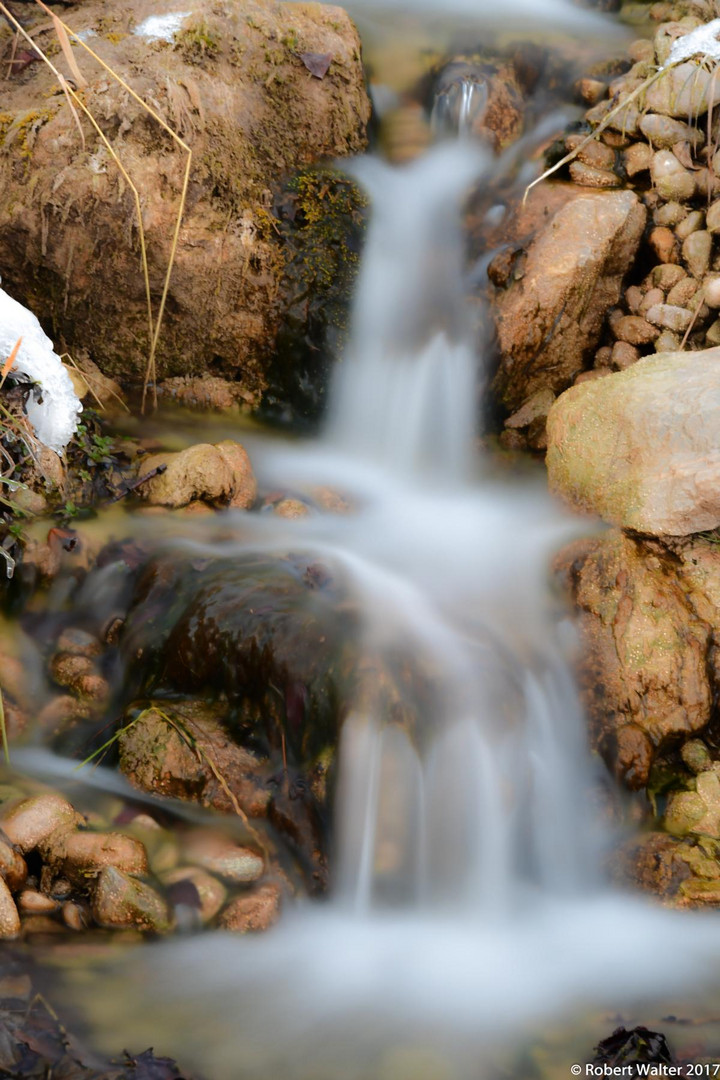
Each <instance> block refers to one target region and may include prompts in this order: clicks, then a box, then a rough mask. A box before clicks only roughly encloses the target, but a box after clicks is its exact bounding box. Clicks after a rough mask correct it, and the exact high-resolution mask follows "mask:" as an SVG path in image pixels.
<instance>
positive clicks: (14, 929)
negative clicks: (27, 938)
mask: <svg viewBox="0 0 720 1080" xmlns="http://www.w3.org/2000/svg"><path fill="white" fill-rule="evenodd" d="M19 933H20V915H19V914H18V909H17V907H16V906H15V901H14V900H13V898H12V895H11V893H10V890H9V889H8V887H7V884H6V883H5V881H4V880H3V879H2V878H0V938H14V937H17V936H18V934H19Z"/></svg>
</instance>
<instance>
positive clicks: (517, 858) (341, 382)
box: [13, 0, 720, 1080]
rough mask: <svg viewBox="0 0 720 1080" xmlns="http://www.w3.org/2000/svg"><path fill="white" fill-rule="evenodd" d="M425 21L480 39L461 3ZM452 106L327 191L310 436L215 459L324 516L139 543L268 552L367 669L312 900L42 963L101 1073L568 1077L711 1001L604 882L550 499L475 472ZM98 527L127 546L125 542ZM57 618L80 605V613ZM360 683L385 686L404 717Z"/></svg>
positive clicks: (25, 762) (23, 763)
mask: <svg viewBox="0 0 720 1080" xmlns="http://www.w3.org/2000/svg"><path fill="white" fill-rule="evenodd" d="M383 7H384V10H381V11H380V13H378V12H377V11H376V12H375V13H373V12H372V11H371V10H370V11H369V10H367V9H366V8H365V6H364V5H360V6H359V8H358V11H357V12H356V14H357V16H358V19H359V23H360V26H361V28H362V26H363V20H364V19H366V20H367V21H368V25H369V26H370V28H371V31H369V33H370V32H374V33H375V34H377V33H378V26H380V25H383V26H385V23H384V21H383V20H386V19H387V18H388V11H389V10H390V8H391V7H392V5H390V4H388V5H387V6H386V7H385V6H383ZM450 8H451V11H449V14H452V15H453V17H457V18H458V19H460V20H462V19H465V18H469V17H471V16H472V17H473V18H475V17H478V16H480V17H481V18H484V19H487V20H490V21H492V15H491V13H490V11H489V8H490V5H489V4H483V3H480V5H479V9H480V10H479V12H478V5H477V4H473V5H471V4H470V3H469V2H468V3H464V2H463V3H459V2H458V3H456V4H455V5H450ZM503 8H504V9H505V8H507V9H508V16H509V17H515V16H516V17H517V18H518V19H521V20H526V19H528V18H532V19H533V20H537V21H538V22H539V23H542V21H543V20H542V18H541V17H540V13H541V11H542V14H543V15H544V16H546V17H547V23H548V25H551V24H552V23H553V22H554V21H556V20H557V19H560V20H561V21H562V20H565V19H566V17H567V18H568V19H569V16H570V13H571V12H572V19H571V20H570V21H569V23H568V24H567V28H568V29H569V30H572V29H573V28H575V27H576V28H577V29H578V32H579V33H581V34H583V33H585V34H592V33H594V32H595V29H596V27H597V26H598V25H600V23H601V19H600V16H597V15H591V14H589V13H587V14H586V13H585V12H581V11H579V10H578V9H577V8H574V7H571V6H570V5H566V4H564V3H561V0H542V3H541V0H535V3H529V2H528V3H525V4H521V3H520V2H517V3H512V4H510V3H507V4H506V5H504V6H503ZM426 9H430V5H429V3H428V4H425V3H422V4H421V3H420V2H418V3H417V8H416V11H415V12H414V17H415V18H417V17H418V12H420V11H425V10H426ZM486 9H487V10H486ZM430 13H431V15H432V16H433V17H437V16H438V12H437V11H431V12H430ZM602 24H603V25H604V26H606V29H607V33H608V36H609V37H611V36H612V35H614V34H616V33H617V28H616V27H614V26H612V25H610V24H609V22H608V23H607V24H606V23H605V22H604V21H602ZM373 28H374V29H373ZM544 29H545V28H544V27H541V30H540V31H539V32H544ZM386 32H387V30H386V29H384V30H383V33H386ZM478 109H482V94H481V92H480V91H478V90H477V87H476V86H475V84H472V83H465V84H464V85H460V86H459V88H456V89H455V90H454V91H453V94H452V95H450V96H446V98H445V99H444V101H443V102H442V103H441V104H440V105H439V106H438V107H437V109H436V112H435V122H434V128H435V132H436V138H437V141H436V143H435V144H434V145H433V146H432V147H431V148H430V149H429V150H428V151H427V152H426V153H425V154H424V155H422V156H420V157H418V158H417V159H416V160H414V161H412V162H410V163H409V164H405V165H392V164H389V163H388V162H387V161H384V160H383V159H382V158H381V157H380V156H379V155H374V154H372V155H367V156H366V157H363V158H361V159H359V160H355V161H353V162H351V163H350V164H349V165H347V171H348V173H350V174H351V175H352V177H353V178H354V179H355V180H356V181H357V182H358V183H359V184H360V185H361V186H362V187H363V189H364V190H365V192H366V193H367V195H368V197H369V199H370V204H371V218H370V225H369V229H368V234H367V241H366V246H365V249H364V252H363V255H362V263H361V267H360V272H359V276H358V281H357V285H356V291H355V300H354V309H353V316H352V326H351V338H350V344H349V347H348V350H347V352H346V355H345V358H344V361H343V363H342V364H340V365H339V367H338V370H337V372H336V377H335V380H334V383H333V386H332V388H331V393H330V405H329V409H328V416H327V419H326V423H325V426H324V430H323V433H322V435H321V436H320V437H319V438H317V439H312V440H305V441H302V442H300V441H290V440H287V439H285V438H283V437H281V436H276V435H273V434H272V433H268V432H265V431H259V430H255V431H253V432H245V431H242V432H241V433H240V434H239V436H238V437H239V438H241V439H242V442H243V444H244V445H245V446H246V448H247V449H248V452H249V454H250V457H251V459H252V461H253V466H254V468H255V471H256V473H257V476H258V478H259V481H260V485H261V487H262V488H263V489H265V490H272V489H273V488H274V487H278V488H290V489H292V490H293V491H295V492H297V493H298V494H299V495H300V496H301V497H304V496H308V497H309V493H311V492H313V491H314V490H316V489H317V488H318V487H319V486H324V487H327V488H330V489H332V490H333V491H338V492H340V493H341V494H342V497H343V498H344V499H346V500H347V502H348V503H349V505H350V508H351V510H350V512H349V513H347V514H342V515H337V514H332V513H318V514H314V515H310V516H308V517H305V518H301V519H299V520H292V521H287V520H284V519H282V518H279V517H276V516H274V515H272V514H257V515H247V514H245V513H243V512H242V511H229V512H227V513H226V514H224V515H223V518H222V522H221V526H218V522H217V520H213V519H212V518H210V519H209V520H208V519H206V518H203V519H197V520H194V521H192V522H190V521H188V525H187V530H186V531H185V532H181V531H179V527H178V528H176V529H175V533H174V535H172V536H169V537H165V538H164V540H163V544H164V547H165V550H167V551H169V552H174V553H176V554H179V555H181V556H182V557H184V558H185V557H191V558H192V559H195V560H202V562H203V565H208V564H212V563H213V562H214V561H217V560H224V561H227V560H231V561H232V560H243V559H246V558H248V557H249V556H256V555H261V556H262V557H278V558H283V557H285V556H286V555H287V553H288V552H290V553H292V558H293V559H295V560H298V561H299V564H301V565H302V566H311V565H312V566H320V567H322V568H323V572H327V574H329V575H330V577H331V578H332V579H333V580H339V581H341V582H342V583H343V587H344V588H346V589H347V591H348V594H349V595H350V596H351V597H352V602H353V605H354V608H355V610H356V611H357V612H358V613H359V629H358V631H357V633H358V637H359V649H360V653H361V655H362V656H363V657H365V658H368V663H367V671H366V675H365V677H364V678H363V679H361V680H359V682H356V684H355V685H354V689H353V692H352V696H351V697H350V699H349V700H348V701H346V702H345V703H344V707H345V711H346V714H347V716H346V719H345V722H344V724H343V728H342V733H341V738H340V745H339V778H338V784H337V791H336V797H335V806H334V828H333V832H332V847H331V858H330V867H331V885H330V890H329V897H326V898H323V899H304V900H298V901H297V902H295V903H294V904H288V905H286V906H285V908H284V910H283V914H282V917H281V919H280V921H279V923H278V925H277V926H275V927H274V928H272V929H271V930H269V931H267V932H266V933H264V934H262V935H258V936H254V937H252V936H249V937H242V938H236V937H233V936H232V935H230V934H226V933H222V932H220V931H211V932H207V933H202V934H201V933H198V934H189V935H187V936H185V937H183V936H178V937H176V938H174V939H173V940H168V941H165V942H156V943H150V944H148V943H143V944H140V945H134V946H129V947H128V948H127V949H125V950H108V951H107V952H105V951H103V950H99V952H98V955H97V957H95V958H89V959H88V961H87V963H85V964H83V965H77V964H73V962H72V954H70V959H67V958H66V957H64V954H63V950H62V949H61V948H58V949H57V950H56V953H57V955H56V956H55V957H51V958H50V960H49V964H48V967H49V974H48V979H49V981H50V985H51V986H52V987H53V988H54V991H55V993H56V994H58V995H59V996H60V997H61V998H62V1000H63V1001H64V1002H65V1007H67V1009H68V1012H69V1015H72V1016H74V1017H78V1016H79V1017H81V1019H82V1022H83V1025H84V1026H85V1028H86V1030H87V1031H88V1032H89V1034H90V1036H91V1038H92V1039H93V1040H94V1041H95V1042H96V1044H97V1045H98V1046H100V1047H101V1048H104V1049H105V1050H108V1051H109V1050H113V1049H117V1047H118V1046H119V1045H129V1044H132V1045H134V1046H140V1045H148V1046H150V1045H152V1046H154V1048H155V1050H156V1052H158V1053H161V1052H166V1053H171V1054H172V1055H173V1056H174V1057H177V1058H178V1059H180V1060H181V1061H183V1062H187V1063H188V1064H189V1066H190V1067H192V1068H194V1069H197V1070H198V1073H199V1074H201V1075H203V1076H205V1077H207V1078H208V1080H232V1078H242V1080H270V1078H280V1077H282V1078H284V1080H285V1078H287V1080H370V1078H377V1080H476V1078H477V1080H485V1078H488V1080H490V1078H494V1077H511V1076H512V1077H517V1078H518V1080H519V1078H520V1077H521V1076H522V1077H526V1076H527V1077H529V1076H534V1075H540V1073H539V1072H535V1071H533V1069H534V1068H535V1066H534V1065H533V1066H532V1067H531V1066H530V1065H529V1064H528V1063H527V1062H525V1064H523V1059H522V1050H523V1048H524V1047H525V1046H526V1045H530V1044H531V1043H532V1040H533V1039H537V1038H540V1037H544V1035H546V1034H547V1032H548V1031H549V1030H552V1031H553V1032H555V1033H556V1034H555V1038H556V1041H557V1042H559V1044H560V1045H561V1046H562V1047H563V1048H564V1049H561V1050H559V1051H557V1061H556V1062H555V1065H554V1066H553V1069H554V1071H551V1073H549V1074H548V1075H552V1076H558V1077H560V1076H569V1075H571V1073H570V1066H571V1064H572V1063H573V1062H576V1061H578V1062H581V1063H582V1069H583V1072H582V1075H591V1073H588V1072H586V1071H585V1062H586V1061H589V1060H591V1056H592V1054H591V1052H592V1046H593V1045H594V1043H593V1039H594V1040H595V1041H597V1039H599V1038H600V1037H601V1036H603V1035H606V1034H609V1032H610V1030H611V1029H612V1026H613V1022H612V1020H611V1019H610V1018H611V1017H616V1016H617V1015H618V1014H620V1013H623V1022H625V1021H626V1020H627V1019H628V1018H630V1017H632V1018H634V1021H635V1022H638V1023H646V1022H647V1023H648V1024H652V1023H657V1022H659V1021H658V1020H657V1017H658V1016H662V1015H663V1009H665V1010H666V1011H669V1012H673V1011H678V1010H680V1009H682V1008H683V1007H684V1008H685V1011H686V1012H688V1011H689V1012H692V1009H693V1006H691V1005H688V1002H692V1001H697V999H699V998H701V997H702V995H708V996H707V997H706V998H705V1001H706V1002H708V1003H709V1002H714V1001H716V1000H720V977H718V961H720V931H719V930H718V925H717V917H716V916H715V915H713V914H700V913H695V912H676V911H670V910H664V909H663V908H662V907H661V906H659V905H657V904H654V903H652V902H651V901H649V900H643V899H640V898H638V897H637V896H636V895H631V894H629V893H627V894H626V893H624V892H622V891H621V890H620V889H618V888H616V887H614V886H612V885H610V884H609V883H608V882H607V880H606V875H605V872H604V869H603V867H604V861H605V858H606V855H607V853H608V852H609V851H610V849H611V848H612V846H613V844H615V843H617V841H618V836H617V835H616V834H615V832H614V830H615V829H616V828H617V826H615V825H613V824H611V823H609V821H608V817H607V815H605V814H604V813H603V812H602V809H601V806H600V804H601V796H600V794H599V792H601V790H602V776H601V773H602V767H601V765H600V764H599V763H598V762H596V761H594V760H593V759H592V758H591V755H590V753H589V750H588V747H587V744H586V736H585V720H584V717H583V714H582V710H581V707H580V703H579V699H578V695H577V692H576V689H575V686H574V684H573V677H572V664H573V658H574V654H575V649H576V648H577V642H576V640H575V637H574V631H573V627H572V624H571V622H570V620H569V618H568V615H567V612H566V611H565V609H564V606H563V602H562V599H561V598H559V597H557V596H556V595H554V594H553V591H552V589H551V586H550V582H549V576H550V575H549V566H550V563H551V560H552V557H553V555H554V554H555V553H557V551H558V550H559V549H560V548H561V547H562V545H563V544H564V543H566V542H567V541H568V540H570V539H572V538H573V537H575V536H577V535H581V534H585V533H587V531H588V524H587V523H586V522H585V523H584V522H581V521H579V520H578V519H575V518H573V517H572V515H570V514H569V513H568V512H566V511H564V510H563V509H561V508H560V507H559V506H558V505H557V504H556V503H554V502H553V500H551V498H550V497H549V496H548V494H547V492H546V483H545V478H544V475H542V474H540V475H538V474H536V472H535V471H534V470H530V471H528V472H527V473H526V474H520V475H518V474H516V473H510V472H509V471H508V470H504V469H503V468H502V467H501V466H499V465H498V463H497V462H495V461H494V460H493V458H492V455H491V454H490V453H488V452H487V451H485V450H483V449H481V440H480V432H479V431H478V422H477V418H478V415H479V413H480V401H481V397H482V392H483V383H484V377H485V375H484V362H483V357H481V356H479V355H478V348H477V340H478V310H477V304H472V305H471V304H470V303H469V302H468V292H469V286H468V281H467V268H466V265H465V247H464V244H465V241H464V238H463V234H462V230H461V209H462V205H463V200H464V199H465V198H466V196H467V194H468V192H469V191H470V189H471V188H472V187H473V186H475V187H477V186H478V185H482V184H484V183H487V182H489V180H490V179H492V180H493V182H497V170H498V164H497V160H496V158H495V157H494V155H492V154H491V153H490V151H489V150H487V149H486V148H483V147H481V146H480V145H478V144H476V143H475V142H474V141H473V140H472V138H471V137H470V135H469V134H468V131H469V129H470V127H471V121H472V116H473V114H474V111H475V110H478ZM451 129H452V130H453V131H454V133H455V134H454V135H453V137H448V132H449V131H450V130H451ZM223 423H224V422H223ZM224 426H225V430H226V432H227V434H231V435H232V434H235V435H237V432H234V433H233V432H232V431H230V429H229V427H228V425H227V424H224ZM129 521H130V524H128V522H129ZM124 527H125V528H127V529H128V531H131V530H134V532H135V533H136V535H137V536H141V537H144V538H145V539H147V537H148V535H149V534H151V533H152V528H153V525H152V519H150V518H145V519H143V518H141V517H138V518H137V519H135V520H134V521H132V520H131V519H127V520H125V521H124ZM83 603H85V604H89V605H92V604H94V603H97V604H98V605H100V606H101V605H103V604H104V603H106V599H105V597H104V596H102V595H99V594H98V595H97V596H93V595H88V594H87V587H86V592H85V594H84V595H83ZM57 604H58V609H59V608H60V607H61V606H62V599H58V600H57ZM385 670H387V671H390V672H391V673H392V674H393V675H394V676H396V677H397V679H396V681H397V683H398V684H399V683H402V684H403V685H405V686H409V687H410V688H411V689H410V691H409V694H410V697H411V707H409V708H408V709H407V710H403V709H398V708H397V707H396V703H395V698H394V697H393V696H392V695H391V694H389V693H388V692H386V687H385V684H384V681H383V680H384V675H383V674H382V673H383V672H384V671H385ZM13 764H14V766H15V767H16V768H18V769H19V770H20V771H21V772H26V773H27V774H29V775H35V776H40V777H43V778H46V779H50V780H51V781H52V782H53V783H54V784H56V785H60V786H63V785H65V789H66V790H72V791H73V792H78V791H82V790H83V788H86V790H87V791H88V792H90V793H91V792H92V789H94V788H102V787H103V785H104V784H105V781H106V780H107V783H108V785H113V784H115V785H117V784H118V783H119V781H118V780H117V778H115V779H112V777H114V776H115V774H114V773H111V772H110V771H109V770H108V771H104V770H103V768H100V769H97V770H95V771H93V770H92V768H91V766H85V767H84V768H83V769H81V770H80V771H79V772H77V771H73V772H72V774H71V772H70V769H71V768H72V769H73V770H74V768H75V764H76V763H75V762H73V763H72V766H70V764H69V762H68V761H67V760H66V759H65V758H63V757H61V756H60V755H59V754H57V753H51V752H49V751H47V750H45V749H43V748H42V747H40V746H37V747H34V748H32V747H30V748H25V749H24V750H21V751H19V752H18V753H17V754H15V755H14V759H13ZM122 790H125V789H122ZM88 797H91V796H88ZM677 1002H681V1003H684V1004H683V1005H678V1004H677ZM667 1003H669V1004H667ZM697 1007H698V1008H700V1006H699V1005H698V1006H697ZM703 1007H705V1006H703ZM707 1008H708V1009H710V1011H712V1006H711V1005H710V1004H708V1005H707ZM623 1011H624V1012H623ZM588 1017H591V1018H592V1020H588ZM558 1032H560V1034H559V1035H558V1034H557V1033H558ZM588 1039H589V1040H590V1041H589V1042H588V1041H586V1040H588ZM584 1040H585V1041H584ZM717 1046H718V1050H719V1051H720V1042H718V1043H717ZM571 1049H572V1050H573V1051H574V1052H576V1053H584V1054H585V1056H584V1057H579V1058H578V1057H571V1056H569V1055H570V1053H571ZM565 1054H567V1056H565V1057H564V1055H565ZM710 1075H712V1073H711V1074H710Z"/></svg>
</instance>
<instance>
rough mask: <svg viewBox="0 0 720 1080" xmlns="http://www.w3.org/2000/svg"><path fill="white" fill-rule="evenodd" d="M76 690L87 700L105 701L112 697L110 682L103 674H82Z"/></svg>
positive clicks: (76, 684)
mask: <svg viewBox="0 0 720 1080" xmlns="http://www.w3.org/2000/svg"><path fill="white" fill-rule="evenodd" d="M74 690H75V691H76V693H77V694H78V695H79V696H80V697H81V698H85V699H86V700H87V701H94V702H104V701H107V700H108V699H109V697H110V683H109V682H108V681H107V679H104V678H103V676H102V675H95V674H90V675H81V676H80V678H79V679H78V680H77V682H76V683H75V686H74Z"/></svg>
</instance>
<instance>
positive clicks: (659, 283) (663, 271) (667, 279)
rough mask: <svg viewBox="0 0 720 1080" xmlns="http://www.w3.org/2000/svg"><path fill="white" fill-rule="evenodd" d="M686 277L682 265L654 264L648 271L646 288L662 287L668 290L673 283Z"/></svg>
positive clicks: (675, 283)
mask: <svg viewBox="0 0 720 1080" xmlns="http://www.w3.org/2000/svg"><path fill="white" fill-rule="evenodd" d="M686 277H687V271H686V270H684V269H683V267H682V266H675V265H674V264H673V263H664V264H663V265H662V266H654V267H653V269H652V270H651V271H650V275H649V278H650V284H649V286H648V288H658V289H662V290H663V291H664V292H669V291H670V289H672V287H673V285H677V283H678V281H682V280H683V278H686Z"/></svg>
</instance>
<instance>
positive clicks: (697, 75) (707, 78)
mask: <svg viewBox="0 0 720 1080" xmlns="http://www.w3.org/2000/svg"><path fill="white" fill-rule="evenodd" d="M661 62H662V61H661ZM719 101H720V86H718V82H717V79H715V78H713V74H712V72H710V71H706V70H705V69H704V68H702V67H700V66H699V65H698V64H695V63H693V62H692V61H687V62H686V63H684V64H678V65H676V66H675V67H672V68H668V69H667V70H666V71H664V72H663V74H662V75H660V77H659V78H658V79H657V81H656V82H654V83H653V84H652V86H649V87H648V89H647V92H646V94H645V105H646V108H647V109H648V110H649V111H650V112H654V113H661V114H662V115H663V116H673V117H676V118H678V119H680V120H683V119H686V118H687V117H688V116H691V117H693V118H698V117H700V116H702V115H703V113H706V112H707V111H708V108H709V107H710V105H713V106H715V105H717V103H718V102H719Z"/></svg>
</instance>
